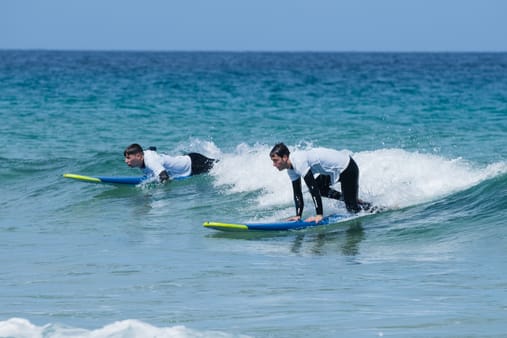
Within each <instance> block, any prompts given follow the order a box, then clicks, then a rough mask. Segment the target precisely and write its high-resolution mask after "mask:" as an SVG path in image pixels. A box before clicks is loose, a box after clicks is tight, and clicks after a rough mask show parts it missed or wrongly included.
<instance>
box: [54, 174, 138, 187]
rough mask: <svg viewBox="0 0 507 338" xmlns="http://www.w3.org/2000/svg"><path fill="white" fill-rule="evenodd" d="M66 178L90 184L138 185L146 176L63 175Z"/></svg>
mask: <svg viewBox="0 0 507 338" xmlns="http://www.w3.org/2000/svg"><path fill="white" fill-rule="evenodd" d="M63 177H65V178H71V179H74V180H78V181H82V182H90V183H111V184H128V185H137V184H140V183H142V182H143V181H145V180H146V179H147V178H148V177H146V176H85V175H77V174H63Z"/></svg>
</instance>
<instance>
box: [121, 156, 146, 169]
mask: <svg viewBox="0 0 507 338" xmlns="http://www.w3.org/2000/svg"><path fill="white" fill-rule="evenodd" d="M125 163H127V165H128V166H129V167H131V168H141V167H142V166H143V163H144V157H143V154H142V153H137V154H129V155H127V156H125Z"/></svg>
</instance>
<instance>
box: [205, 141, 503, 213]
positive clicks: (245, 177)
mask: <svg viewBox="0 0 507 338" xmlns="http://www.w3.org/2000/svg"><path fill="white" fill-rule="evenodd" d="M270 150H271V146H267V145H260V144H257V145H254V146H248V145H246V144H240V145H239V146H238V147H237V148H236V150H235V151H234V152H233V153H229V154H222V155H221V161H220V162H219V163H218V164H217V165H216V166H215V168H214V169H213V171H212V175H213V176H214V177H215V182H214V184H215V186H216V187H217V188H219V189H221V190H222V191H223V192H224V193H227V194H230V193H246V192H257V193H258V196H257V197H256V199H255V203H256V205H255V207H257V208H259V209H266V208H271V207H278V208H280V207H287V206H289V205H290V206H292V205H293V202H292V185H291V184H290V180H289V178H288V176H287V173H286V172H285V171H282V172H279V171H278V170H277V169H276V168H274V167H273V165H272V162H271V159H270V158H269V151H270ZM291 150H292V149H291ZM353 157H354V159H355V160H356V162H357V163H358V165H359V168H360V179H359V185H360V189H359V197H360V198H361V199H363V200H366V201H370V202H372V203H374V204H375V205H381V206H384V207H388V208H399V207H406V206H410V205H415V204H419V203H423V202H427V201H431V200H434V199H438V198H441V197H443V196H445V195H448V194H451V193H454V192H457V191H460V190H464V189H466V188H469V187H471V186H473V185H475V184H478V183H479V182H481V181H483V180H485V179H488V178H491V177H494V176H495V175H498V174H500V173H503V172H507V165H506V163H503V162H500V163H494V164H491V165H488V166H486V167H480V166H478V165H474V164H472V163H470V162H467V161H465V160H463V159H460V158H458V159H448V158H445V157H441V156H437V155H433V154H424V153H419V152H408V151H405V150H402V149H380V150H375V151H364V152H358V153H355V154H353ZM303 186H304V184H303ZM337 188H338V190H339V185H338V186H337ZM307 195H308V194H306V193H305V200H306V199H307V198H308V196H307ZM309 201H310V200H309ZM309 203H311V202H309ZM325 203H327V202H325ZM307 205H311V204H307ZM325 207H329V206H326V205H325ZM328 210H329V209H328ZM288 214H291V212H289V211H288Z"/></svg>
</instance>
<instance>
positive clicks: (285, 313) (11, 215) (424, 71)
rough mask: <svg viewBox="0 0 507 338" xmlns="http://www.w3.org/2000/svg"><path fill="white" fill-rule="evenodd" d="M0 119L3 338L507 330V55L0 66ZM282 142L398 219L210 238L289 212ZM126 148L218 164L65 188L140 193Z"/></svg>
mask: <svg viewBox="0 0 507 338" xmlns="http://www.w3.org/2000/svg"><path fill="white" fill-rule="evenodd" d="M0 116H1V117H2V124H1V125H0V131H1V133H0V135H1V136H0V139H1V141H2V145H3V147H2V152H1V153H0V174H1V176H2V183H3V184H2V194H1V196H0V210H1V212H0V238H1V242H2V244H1V245H0V265H1V266H2V273H1V274H0V336H1V337H4V336H14V337H28V336H31V337H33V336H35V337H92V336H93V337H113V336H114V337H146V336H158V337H201V336H203V337H238V336H247V337H308V336H312V337H375V336H386V337H387V336H395V337H428V336H431V337H457V336H460V337H462V336H477V337H500V336H504V335H505V332H507V324H506V323H505V318H506V315H507V291H506V290H507V281H506V279H505V272H506V271H507V256H506V254H505V250H506V248H507V228H506V226H505V225H506V219H507V211H506V210H507V153H506V151H505V149H507V137H506V136H507V54H505V53H496V54H495V53H493V54H487V53H470V54H467V53H457V54H452V53H451V54H446V53H427V54H426V53H422V54H417V53H392V54H390V53H183V52H182V53H148V52H146V53H141V52H139V53H135V52H128V53H127V52H126V53H120V52H117V53H107V52H51V51H0ZM280 141H283V142H285V143H286V144H288V145H289V147H290V148H291V149H296V148H303V149H306V148H312V147H317V146H319V147H320V146H324V147H331V148H335V149H349V150H351V151H352V152H353V153H354V158H355V159H356V161H357V162H358V164H359V167H360V170H361V177H360V196H361V198H363V199H366V200H369V201H372V202H373V203H375V204H377V205H381V206H384V207H386V208H388V209H389V211H387V212H384V213H381V214H377V215H373V216H367V217H363V218H360V219H358V220H355V221H351V222H348V223H343V224H337V225H333V226H328V227H322V228H316V229H311V230H303V231H294V232H277V233H270V234H264V233H262V234H230V233H220V232H216V231H212V230H209V229H205V228H204V227H202V223H203V222H204V221H223V222H238V221H262V220H275V219H282V218H284V217H287V216H290V215H292V213H293V212H294V210H293V208H294V207H293V203H292V193H291V186H290V182H289V179H288V177H287V175H286V173H284V172H281V173H280V172H278V171H277V170H276V169H275V168H273V167H272V165H271V161H270V159H269V156H268V153H269V150H270V149H271V147H272V146H273V144H274V143H276V142H280ZM133 142H138V143H140V144H142V145H143V146H156V147H157V148H158V150H159V151H160V152H167V153H169V154H173V155H175V154H181V153H184V152H188V151H199V152H202V153H204V154H206V155H208V156H212V157H216V158H220V160H221V161H220V162H219V164H218V165H217V166H216V167H215V168H214V169H213V171H212V172H211V173H210V174H209V175H202V176H198V177H193V178H191V179H188V180H184V181H178V182H173V183H171V184H168V185H165V186H157V185H146V186H139V187H115V186H110V185H96V184H88V183H81V182H77V181H72V180H67V179H65V178H63V177H62V174H63V173H67V172H72V173H78V174H84V175H139V174H140V172H139V171H137V170H134V169H130V168H128V167H127V166H126V165H125V164H124V163H123V157H122V153H123V149H124V148H125V147H126V146H127V145H128V144H130V143H133ZM308 197H309V194H308V193H305V198H308ZM306 206H307V207H306V213H305V214H306V215H308V216H310V215H312V214H313V208H312V207H311V201H310V200H309V199H308V200H307V201H306ZM324 208H325V211H326V212H343V210H344V208H343V205H340V204H337V203H332V202H330V201H326V202H325V205H324Z"/></svg>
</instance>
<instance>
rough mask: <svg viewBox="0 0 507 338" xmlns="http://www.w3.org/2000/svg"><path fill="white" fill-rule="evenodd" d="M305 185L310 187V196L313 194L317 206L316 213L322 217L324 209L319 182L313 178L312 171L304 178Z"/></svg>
mask: <svg viewBox="0 0 507 338" xmlns="http://www.w3.org/2000/svg"><path fill="white" fill-rule="evenodd" d="M304 179H305V183H306V185H307V186H308V190H309V191H310V194H312V200H313V204H314V205H315V213H316V214H317V217H318V216H321V218H322V214H323V213H324V208H323V206H322V196H320V190H319V187H318V185H317V181H315V177H313V173H312V171H311V170H309V171H308V173H307V174H306V175H305V177H304Z"/></svg>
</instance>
